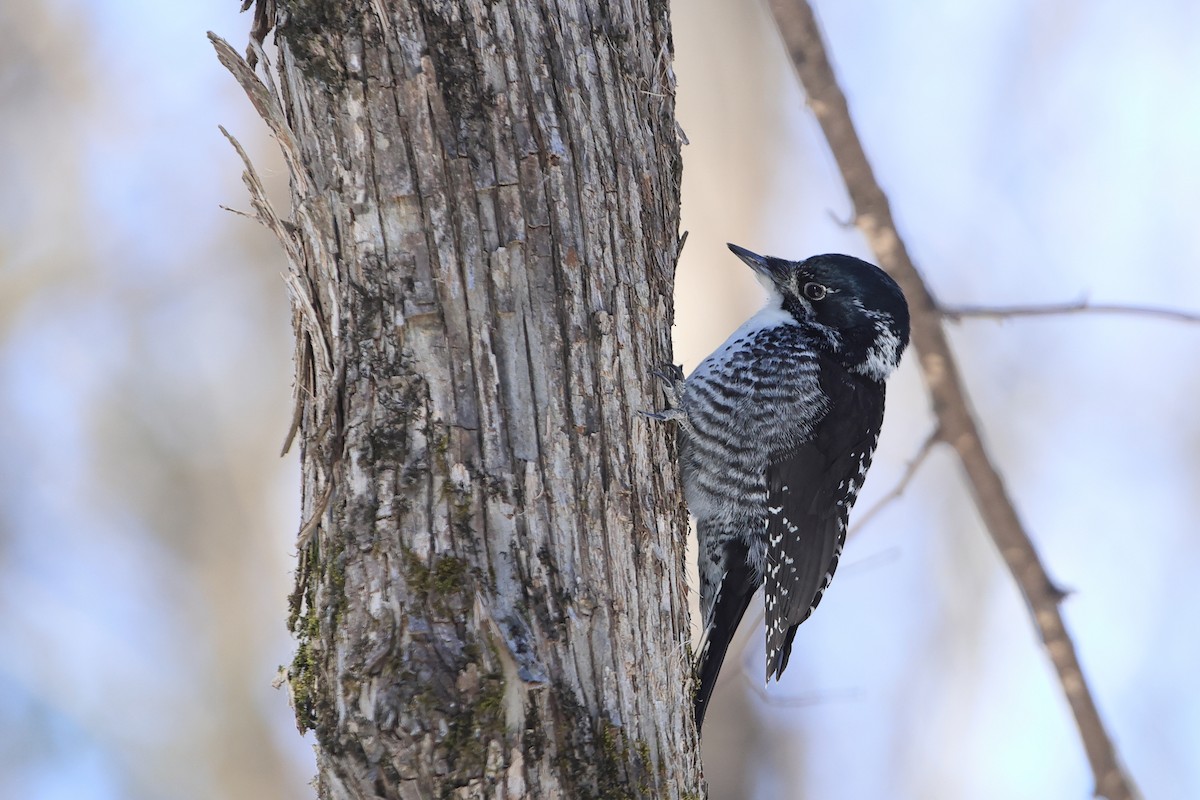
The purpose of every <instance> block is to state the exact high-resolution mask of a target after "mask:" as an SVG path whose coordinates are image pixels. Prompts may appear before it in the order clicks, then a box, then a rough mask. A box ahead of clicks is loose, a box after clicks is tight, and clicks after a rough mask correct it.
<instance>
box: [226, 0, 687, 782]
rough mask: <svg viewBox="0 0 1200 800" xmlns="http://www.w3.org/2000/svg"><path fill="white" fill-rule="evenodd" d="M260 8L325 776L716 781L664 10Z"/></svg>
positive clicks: (251, 90)
mask: <svg viewBox="0 0 1200 800" xmlns="http://www.w3.org/2000/svg"><path fill="white" fill-rule="evenodd" d="M264 1H265V0H260V7H259V10H262V9H264V8H267V9H268V10H270V11H272V12H273V13H271V14H270V15H268V22H273V23H274V25H275V29H276V37H277V43H278V45H279V62H280V63H279V67H278V70H277V72H275V73H274V74H273V70H272V69H271V67H270V66H269V65H268V64H267V63H266V59H265V56H264V54H263V52H262V50H261V48H260V47H259V46H258V45H257V44H252V45H251V50H252V53H253V55H254V56H255V57H256V59H257V60H258V61H259V62H260V63H261V65H262V71H261V75H262V77H259V74H256V73H255V72H254V70H253V69H252V68H251V67H250V66H249V64H247V63H246V62H245V61H243V60H242V58H241V57H240V56H238V55H237V54H236V53H235V52H234V51H233V50H232V49H231V48H230V47H229V46H228V45H227V44H225V43H224V42H221V41H220V40H216V39H214V42H215V44H216V46H217V50H218V54H219V56H220V58H221V60H222V62H223V63H224V64H225V65H226V66H227V67H228V68H229V69H230V70H231V71H232V72H233V74H234V75H235V76H236V77H237V79H238V80H239V82H240V83H241V84H242V86H243V87H244V88H245V89H246V91H247V93H248V94H249V96H250V99H251V101H252V102H253V103H254V105H255V107H256V109H257V110H258V111H259V113H260V114H261V115H262V116H263V118H264V119H265V120H266V121H267V123H268V124H269V125H270V126H271V129H272V131H273V133H274V135H275V137H276V138H277V139H278V140H279V143H280V145H281V147H282V149H283V151H284V154H285V157H286V159H287V162H288V165H289V169H290V171H291V179H292V211H291V214H290V216H289V217H288V218H287V219H283V218H281V217H280V216H279V215H278V214H277V213H276V212H275V210H274V209H272V208H271V206H270V204H269V203H268V202H267V200H266V197H265V196H264V194H263V191H262V187H261V184H259V182H258V179H257V177H256V176H255V175H254V171H253V168H252V167H250V165H249V164H248V163H247V174H246V181H247V185H248V186H249V187H250V190H251V195H252V201H253V203H254V207H255V211H256V213H257V214H258V216H259V218H260V219H261V220H262V221H263V222H264V223H265V224H266V225H268V227H270V228H271V229H272V230H274V231H275V233H276V234H277V235H278V236H279V238H280V241H281V242H282V243H283V246H284V248H285V249H286V251H287V253H288V256H289V258H290V260H291V264H292V273H291V275H290V276H289V278H288V285H289V289H290V290H291V292H292V296H293V301H294V302H293V308H294V314H295V323H296V332H297V369H298V373H297V375H298V377H297V386H298V389H297V397H298V401H297V402H298V406H297V408H298V417H297V421H298V429H299V437H300V443H301V460H302V465H303V481H304V501H303V507H304V519H305V525H304V528H303V530H302V533H301V553H300V566H299V569H298V572H297V587H296V594H295V596H294V598H293V600H294V602H293V619H292V624H293V629H294V631H295V632H296V635H297V637H298V638H299V648H298V652H297V654H296V659H295V661H294V662H293V664H292V665H291V667H290V669H289V670H288V679H289V684H290V688H291V691H292V695H293V701H294V705H295V709H296V714H297V719H298V722H299V724H300V727H301V728H302V729H305V728H312V729H313V730H314V731H315V732H316V738H317V743H318V747H317V754H318V756H317V757H318V768H319V771H320V774H319V776H318V787H319V792H320V795H321V796H322V797H324V798H366V797H371V798H374V797H388V798H392V797H399V798H441V797H462V798H468V797H470V798H485V797H486V798H519V797H537V798H571V799H572V800H574V798H587V797H597V798H599V797H605V798H609V797H670V798H685V797H697V796H698V789H699V767H698V758H697V751H696V736H695V731H694V728H693V725H692V722H691V715H690V713H689V712H688V709H689V708H690V705H691V703H690V700H691V698H690V691H688V688H687V687H689V686H690V681H691V677H690V665H689V659H688V656H687V648H686V643H687V637H688V627H687V624H686V614H685V607H686V606H685V588H684V585H683V577H682V576H683V575H684V572H683V565H682V562H683V545H684V537H685V530H686V529H685V520H686V517H685V515H684V514H683V512H682V509H681V506H680V497H681V494H680V492H679V489H678V483H677V476H676V473H675V469H674V466H673V465H674V458H673V453H672V451H671V448H670V446H669V443H668V441H667V431H665V430H664V429H663V427H660V426H655V425H653V424H648V423H646V422H644V421H643V420H642V419H641V418H640V417H639V416H638V415H637V411H638V410H639V409H643V408H650V407H652V406H653V405H654V403H655V398H654V396H653V395H654V391H653V390H654V387H653V385H652V383H651V382H650V381H648V380H647V375H648V374H649V372H650V370H651V369H652V368H654V367H655V366H657V365H659V364H662V363H666V362H669V361H670V360H671V346H670V323H671V318H672V314H673V309H672V301H671V290H672V284H673V280H674V264H675V258H676V255H677V242H676V235H677V229H678V213H679V170H680V159H679V142H678V140H677V137H676V126H675V119H674V85H673V76H672V73H671V54H672V50H671V40H670V29H669V23H668V17H667V5H666V3H665V2H663V0H619V1H615V2H611V3H608V2H606V3H584V2H570V1H569V0H562V1H561V2H555V0H424V1H423V2H417V0H372V2H366V1H365V0H360V1H359V2H346V3H332V2H318V1H317V0H295V1H294V2H283V0H279V2H277V3H272V4H270V5H271V6H273V8H271V7H270V6H267V5H262V3H263V2H264ZM260 16H261V15H260ZM268 27H269V26H268ZM262 28H263V26H262V25H259V24H257V23H256V31H257V30H261V29H262ZM261 33H262V34H263V35H265V33H266V30H261ZM276 80H278V85H276V83H275V81H276Z"/></svg>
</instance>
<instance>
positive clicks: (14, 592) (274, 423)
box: [0, 2, 311, 800]
mask: <svg viewBox="0 0 1200 800" xmlns="http://www.w3.org/2000/svg"><path fill="white" fill-rule="evenodd" d="M185 5H189V6H192V5H196V6H198V7H193V8H190V9H188V10H184V7H183V6H180V7H179V8H178V9H176V8H175V7H172V8H171V10H170V11H169V12H164V7H163V6H161V5H159V4H150V3H144V4H121V7H120V8H119V9H118V8H117V7H116V6H114V5H109V4H100V3H96V4H90V5H89V4H80V3H65V2H64V3H48V4H36V3H35V4H22V3H6V4H3V5H0V176H3V177H2V178H0V181H2V183H0V419H2V420H3V423H0V476H2V478H3V480H2V481H0V492H3V495H2V497H3V504H2V510H0V719H2V720H3V724H0V797H6V798H7V797H12V798H49V797H79V798H90V797H98V798H99V797H114V798H116V797H121V798H196V800H201V799H207V798H215V797H221V798H245V799H246V800H252V799H253V800H257V799H258V798H272V797H278V798H284V797H289V798H290V797H296V796H302V795H303V794H304V793H305V792H307V791H308V790H306V789H305V788H304V782H305V780H306V779H307V777H308V774H309V773H310V771H311V767H309V766H308V765H307V764H306V763H305V762H306V761H308V760H309V756H308V755H307V751H308V746H307V745H306V744H305V743H304V742H303V740H301V739H300V738H299V736H297V735H296V734H295V732H294V728H292V727H291V725H290V712H289V710H288V708H287V699H286V696H285V694H284V693H283V692H281V691H276V690H274V689H272V688H271V681H272V678H273V677H274V674H275V671H276V668H277V667H278V665H279V664H281V663H286V662H287V661H288V660H289V658H290V643H289V641H288V637H287V632H286V629H285V622H284V620H285V617H286V595H287V592H288V591H289V571H290V568H291V562H290V559H289V555H290V552H289V551H290V547H291V545H290V541H291V540H290V534H291V533H292V532H293V531H294V530H295V519H294V516H295V511H294V508H295V505H296V502H295V497H296V489H295V488H294V484H295V475H294V472H295V470H294V466H293V464H292V462H291V461H290V460H287V461H285V460H281V459H279V458H278V449H279V445H280V443H281V442H282V440H283V435H284V433H285V431H286V428H287V422H288V412H289V395H290V389H289V383H290V379H291V374H290V373H291V367H290V363H289V361H290V352H291V351H290V345H289V342H288V339H289V336H290V326H289V324H288V310H287V299H286V292H285V290H284V287H283V283H282V280H281V279H280V277H279V273H280V271H281V269H282V264H281V259H280V254H279V252H278V250H277V248H276V247H275V245H274V243H273V242H272V241H271V240H270V238H269V236H268V235H266V234H265V233H264V232H263V231H261V230H259V229H257V228H256V227H255V226H254V225H253V224H252V223H249V222H248V221H247V220H245V219H243V218H239V217H236V216H234V215H232V214H229V213H227V212H223V211H221V210H220V209H219V208H218V204H220V203H225V204H228V205H233V206H237V205H244V191H243V189H242V187H241V184H240V182H239V180H238V176H239V173H240V167H239V165H238V162H237V161H236V157H235V156H234V155H233V153H232V151H231V150H230V149H229V147H228V145H227V144H226V143H225V141H224V140H223V139H222V137H221V136H220V134H219V132H218V131H217V125H218V123H224V124H225V125H227V126H228V127H230V128H231V129H233V130H235V131H237V132H239V133H240V134H242V136H243V138H244V139H245V140H246V143H247V145H248V146H250V147H251V149H252V151H253V152H255V153H256V157H257V158H258V159H259V163H261V164H262V165H263V166H264V167H266V168H268V170H267V171H269V168H270V166H271V164H272V160H273V158H274V154H273V151H272V149H271V146H270V144H269V142H267V141H266V137H265V134H264V131H263V129H262V126H261V125H260V124H259V123H258V121H257V120H256V119H255V118H254V117H253V115H252V112H251V111H250V110H249V108H248V107H247V104H246V102H245V99H244V97H243V96H241V95H240V94H239V90H238V89H237V88H236V86H235V85H234V84H233V81H232V80H231V79H230V78H229V77H228V76H227V75H225V74H223V73H222V71H221V70H220V68H219V66H218V65H217V64H216V61H215V59H214V58H213V56H212V51H211V48H210V46H209V45H208V42H207V41H206V39H205V37H204V32H205V29H206V28H208V27H218V28H224V29H225V30H230V31H240V30H242V29H243V28H244V26H245V24H246V20H245V19H244V18H238V17H237V16H236V13H235V12H236V7H235V6H236V4H231V3H224V2H209V3H204V4H185ZM231 6H233V7H231ZM164 13H168V14H169V16H168V17H166V18H164V17H163V14H164Z"/></svg>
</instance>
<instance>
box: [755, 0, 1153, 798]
mask: <svg viewBox="0 0 1200 800" xmlns="http://www.w3.org/2000/svg"><path fill="white" fill-rule="evenodd" d="M771 10H772V12H773V13H774V15H775V21H776V23H777V24H778V26H779V31H780V33H781V34H782V36H783V40H784V42H785V43H786V46H787V49H788V54H789V55H790V56H791V59H792V64H793V66H794V67H795V69H796V72H797V74H798V76H799V78H800V82H801V84H802V85H803V86H804V90H805V92H806V94H807V95H808V105H809V107H810V108H812V110H813V113H814V114H815V115H816V117H817V121H818V122H819V123H820V125H821V129H822V131H824V133H825V138H826V140H827V141H828V142H829V147H830V149H831V150H832V152H833V156H834V159H835V160H836V162H837V165H838V168H839V170H840V171H841V173H842V178H843V180H845V182H846V189H847V191H848V193H849V194H850V200H851V202H852V203H853V206H854V217H855V222H856V223H857V225H858V228H859V230H861V231H862V232H863V235H864V236H865V237H866V239H867V242H868V244H869V245H870V246H871V249H872V250H873V251H874V253H875V256H876V258H877V259H878V260H879V263H880V266H882V267H883V268H884V269H886V270H887V271H888V273H889V274H890V275H891V276H892V277H893V278H895V279H896V282H897V283H899V284H900V288H901V289H902V290H903V291H904V294H905V296H906V297H907V298H908V302H909V307H910V309H911V312H912V343H913V347H914V349H915V350H916V352H917V356H918V357H919V359H920V362H921V370H922V373H923V375H924V378H925V384H926V386H927V387H928V389H929V394H930V397H931V400H932V403H933V410H934V413H935V414H936V415H937V419H938V426H939V428H940V429H941V432H942V435H943V437H944V439H945V441H946V442H947V443H948V444H950V445H951V446H952V447H953V448H954V449H955V451H956V452H957V453H958V457H959V460H960V461H961V463H962V465H963V469H964V472H965V473H966V475H967V479H968V482H969V484H970V488H971V493H972V496H973V498H974V500H975V506H976V508H977V509H978V510H979V513H980V516H981V517H982V518H983V521H984V523H985V525H986V526H987V529H988V532H989V533H990V534H991V536H992V539H993V540H994V541H995V543H996V547H997V549H998V550H999V551H1000V554H1001V556H1002V557H1003V558H1004V561H1005V563H1006V564H1007V565H1008V568H1009V570H1010V571H1011V572H1012V575H1013V579H1014V580H1015V581H1016V583H1017V586H1018V587H1020V589H1021V592H1022V594H1024V596H1025V600H1026V602H1027V604H1028V607H1029V609H1030V613H1031V615H1032V617H1033V622H1034V624H1035V625H1036V627H1037V629H1038V632H1039V634H1040V635H1041V637H1042V642H1043V643H1044V644H1045V647H1046V651H1047V653H1048V654H1049V656H1050V660H1051V661H1052V662H1053V664H1054V669H1055V672H1056V673H1057V675H1058V680H1059V683H1060V684H1061V686H1062V690H1063V693H1064V694H1065V695H1066V698H1067V701H1068V703H1069V704H1070V706H1071V711H1072V712H1073V713H1074V715H1075V724H1076V725H1077V727H1078V728H1079V735H1080V738H1081V739H1082V741H1083V746H1084V749H1085V750H1086V751H1087V757H1088V761H1089V762H1090V764H1091V768H1092V773H1093V775H1094V777H1095V781H1096V785H1095V792H1096V794H1097V795H1099V796H1102V797H1105V798H1108V800H1132V798H1133V797H1134V790H1133V783H1132V781H1131V780H1130V778H1129V777H1128V776H1127V775H1126V774H1125V771H1124V770H1123V768H1122V767H1121V765H1120V762H1119V761H1118V759H1117V755H1116V751H1115V749H1114V747H1113V743H1112V738H1111V737H1110V736H1109V734H1108V731H1107V729H1106V728H1105V727H1104V722H1103V721H1102V720H1101V719H1100V712H1099V711H1098V710H1097V708H1096V703H1095V700H1094V699H1093V698H1092V693H1091V690H1090V689H1089V688H1088V684H1087V681H1086V679H1085V678H1084V675H1083V671H1082V669H1081V668H1080V665H1079V657H1078V655H1077V654H1076V652H1075V644H1074V642H1072V641H1071V637H1070V636H1069V635H1068V633H1067V630H1066V627H1065V625H1064V623H1063V618H1062V614H1061V613H1060V612H1059V608H1058V603H1059V600H1060V599H1061V597H1062V593H1061V592H1060V591H1059V590H1058V589H1057V588H1056V587H1055V585H1054V583H1053V582H1052V581H1051V580H1050V577H1049V575H1048V574H1047V573H1046V569H1045V567H1044V566H1043V565H1042V562H1041V560H1040V559H1039V557H1038V554H1037V551H1036V550H1035V549H1034V546H1033V542H1032V541H1031V540H1030V538H1029V534H1028V533H1027V532H1026V530H1025V526H1024V525H1023V524H1022V523H1021V519H1020V517H1019V516H1018V515H1017V510H1016V507H1015V506H1014V505H1013V501H1012V499H1011V498H1010V497H1009V495H1008V490H1007V489H1006V488H1005V486H1004V480H1003V479H1002V478H1001V476H1000V473H999V471H998V470H997V469H996V466H995V465H994V464H993V463H992V460H991V458H990V456H989V455H988V453H987V450H986V449H985V448H984V445H983V441H982V439H981V438H980V435H979V427H978V425H977V424H976V422H975V419H974V417H973V415H972V412H971V406H970V403H969V402H968V400H967V394H966V389H965V387H964V386H963V382H962V378H961V377H960V375H959V371H958V365H957V363H956V362H955V360H954V356H953V354H952V353H951V351H950V347H949V344H948V343H947V340H946V332H945V329H944V328H943V317H942V315H941V314H940V313H939V312H938V308H937V306H936V305H935V304H934V302H933V298H932V297H931V295H930V293H929V289H928V287H927V286H926V285H925V281H924V279H923V278H922V277H921V275H920V273H918V272H917V269H916V267H915V266H914V265H913V262H912V259H911V258H910V256H909V254H908V251H907V249H906V248H905V246H904V242H903V240H902V239H901V238H900V234H899V232H898V231H897V229H896V224H895V222H894V221H893V219H892V211H891V206H890V204H889V202H888V199H887V196H886V195H885V194H884V192H883V189H882V188H880V186H879V182H878V181H877V180H876V179H875V175H874V172H873V171H872V169H871V164H870V162H869V161H868V160H867V156H866V153H865V152H864V150H863V146H862V142H861V141H860V140H859V138H858V133H857V132H856V131H855V129H854V123H853V122H852V121H851V119H850V111H849V108H848V107H847V105H846V97H845V95H844V94H843V93H842V89H841V87H840V86H839V85H838V82H837V78H836V76H835V75H834V73H833V67H832V66H830V63H829V57H828V56H827V54H826V51H825V44H824V42H823V41H822V39H821V33H820V30H819V29H818V27H817V22H816V19H815V18H814V17H813V12H812V8H811V7H810V6H809V4H808V3H807V2H806V1H805V0H771Z"/></svg>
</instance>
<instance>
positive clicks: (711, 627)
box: [696, 560, 755, 729]
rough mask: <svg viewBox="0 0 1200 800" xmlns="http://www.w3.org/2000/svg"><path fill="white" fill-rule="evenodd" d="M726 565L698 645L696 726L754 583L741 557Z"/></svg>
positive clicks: (709, 696)
mask: <svg viewBox="0 0 1200 800" xmlns="http://www.w3.org/2000/svg"><path fill="white" fill-rule="evenodd" d="M730 566H733V567H734V569H733V570H731V571H730V572H727V573H726V574H725V576H724V578H723V579H722V581H721V586H720V587H719V588H718V590H717V599H716V602H715V603H714V604H713V609H712V613H711V615H710V619H709V620H707V622H708V624H707V625H706V626H705V629H704V639H703V640H702V642H701V645H700V659H699V664H698V665H697V670H696V672H697V675H698V676H699V679H700V685H699V687H698V688H697V689H696V728H697V729H700V728H701V727H703V725H704V713H705V711H706V710H707V709H708V701H709V700H710V699H711V698H712V692H713V687H715V686H716V685H717V676H718V675H720V674H721V665H722V664H723V663H724V661H725V653H726V652H727V651H728V650H729V643H730V642H732V641H733V636H734V634H735V633H737V629H738V624H739V623H740V622H741V621H742V617H743V616H744V615H745V613H746V608H747V607H749V605H750V598H752V597H753V596H754V590H755V586H754V583H753V581H752V580H747V579H748V578H749V577H750V576H749V575H748V574H746V573H747V568H746V566H745V561H744V560H743V561H741V562H740V563H739V562H737V561H735V562H734V563H733V564H731V565H730ZM738 567H740V569H738Z"/></svg>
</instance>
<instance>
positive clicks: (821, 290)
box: [804, 283, 828, 300]
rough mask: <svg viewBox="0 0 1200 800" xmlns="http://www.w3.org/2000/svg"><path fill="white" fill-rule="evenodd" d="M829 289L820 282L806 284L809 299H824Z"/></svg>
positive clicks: (806, 295) (805, 289)
mask: <svg viewBox="0 0 1200 800" xmlns="http://www.w3.org/2000/svg"><path fill="white" fill-rule="evenodd" d="M827 291H828V290H827V289H826V288H825V287H824V286H822V285H821V284H819V283H806V284H804V296H805V297H807V298H808V299H809V300H824V299H825V294H826V292H827Z"/></svg>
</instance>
